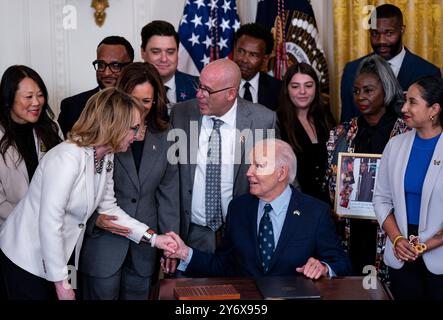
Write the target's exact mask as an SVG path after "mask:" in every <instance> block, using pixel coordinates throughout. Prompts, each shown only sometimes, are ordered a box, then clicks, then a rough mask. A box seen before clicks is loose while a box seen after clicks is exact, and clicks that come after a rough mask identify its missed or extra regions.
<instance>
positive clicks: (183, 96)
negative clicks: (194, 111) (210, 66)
mask: <svg viewBox="0 0 443 320" xmlns="http://www.w3.org/2000/svg"><path fill="white" fill-rule="evenodd" d="M197 85H198V77H194V76H192V75H190V74H187V73H184V72H180V71H178V70H177V71H176V72H175V88H176V95H177V102H183V101H186V100H190V99H194V98H195V95H196V94H197V90H196V89H195V88H197Z"/></svg>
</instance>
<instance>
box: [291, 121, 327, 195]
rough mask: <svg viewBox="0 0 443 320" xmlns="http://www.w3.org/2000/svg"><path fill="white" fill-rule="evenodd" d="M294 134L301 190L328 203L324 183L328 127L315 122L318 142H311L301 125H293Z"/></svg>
mask: <svg viewBox="0 0 443 320" xmlns="http://www.w3.org/2000/svg"><path fill="white" fill-rule="evenodd" d="M294 131H295V135H296V137H297V141H298V142H299V144H300V147H301V151H300V152H295V155H296V156H297V180H298V183H299V184H300V188H301V191H302V192H303V193H306V194H308V195H310V196H313V197H315V198H317V199H319V200H323V201H325V202H327V203H330V199H329V195H328V192H327V188H326V184H325V175H326V168H327V160H328V153H327V150H326V141H327V139H328V129H327V128H323V127H322V126H321V125H320V124H319V123H315V131H316V133H317V140H318V143H312V142H311V139H310V138H309V136H308V134H307V133H306V131H305V129H304V128H303V126H302V125H301V124H300V125H294Z"/></svg>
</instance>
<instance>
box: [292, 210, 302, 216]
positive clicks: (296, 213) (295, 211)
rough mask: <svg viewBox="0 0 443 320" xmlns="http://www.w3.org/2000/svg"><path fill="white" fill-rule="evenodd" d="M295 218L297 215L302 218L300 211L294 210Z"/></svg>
mask: <svg viewBox="0 0 443 320" xmlns="http://www.w3.org/2000/svg"><path fill="white" fill-rule="evenodd" d="M292 214H293V215H294V216H295V215H297V216H300V211H298V210H294V212H293V213H292Z"/></svg>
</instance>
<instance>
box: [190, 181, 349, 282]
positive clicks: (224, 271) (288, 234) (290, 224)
mask: <svg viewBox="0 0 443 320" xmlns="http://www.w3.org/2000/svg"><path fill="white" fill-rule="evenodd" d="M258 202H259V200H258V198H257V197H255V196H253V195H251V194H245V195H243V196H240V197H238V198H236V199H233V200H232V201H231V203H230V205H229V212H228V215H227V218H226V231H225V235H224V237H223V239H222V243H221V246H220V248H219V249H217V250H216V252H215V254H212V255H211V254H208V253H205V252H201V251H198V250H195V249H194V252H193V255H192V259H191V261H190V263H189V265H188V267H187V269H186V274H187V275H191V276H200V277H205V276H252V277H261V276H263V275H269V276H283V275H294V274H296V273H297V272H296V270H295V269H296V268H297V267H301V266H303V265H304V264H305V263H306V262H307V260H308V259H309V258H310V257H314V258H316V259H318V260H320V261H323V262H326V263H327V264H328V265H329V266H330V267H331V269H332V270H333V271H334V272H335V273H336V274H337V275H340V276H343V275H347V274H349V273H350V263H349V259H348V257H347V255H346V253H345V251H344V250H343V248H342V246H341V244H340V241H339V239H338V237H337V234H336V232H335V227H334V224H333V222H332V219H331V214H330V208H329V206H328V205H327V204H326V203H324V202H322V201H319V200H317V199H315V198H313V197H311V196H308V195H305V194H303V193H300V192H298V191H296V190H295V189H294V188H292V195H291V200H290V202H289V207H288V211H287V213H286V218H285V222H284V224H283V229H282V231H281V234H280V238H279V241H278V243H277V246H276V248H275V251H274V254H273V256H272V258H271V263H270V266H269V270H268V272H267V273H266V274H265V273H264V272H263V267H262V265H261V261H260V254H259V251H258V250H259V248H258V240H257V239H258V238H257V210H258ZM295 210H298V211H299V212H300V215H296V214H293V212H294V211H295Z"/></svg>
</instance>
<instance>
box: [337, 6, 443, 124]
mask: <svg viewBox="0 0 443 320" xmlns="http://www.w3.org/2000/svg"><path fill="white" fill-rule="evenodd" d="M371 19H376V28H375V29H370V30H369V32H370V40H371V46H372V49H373V50H374V52H373V53H371V55H372V54H377V55H379V56H381V57H382V58H383V59H385V60H386V61H388V63H389V65H390V66H391V68H392V71H393V72H394V74H395V76H396V77H397V79H398V82H399V83H400V85H401V87H402V88H403V90H404V91H406V90H408V88H409V86H410V85H411V84H413V83H414V82H415V81H416V80H417V79H419V78H421V77H423V76H427V75H429V76H431V75H441V74H440V69H439V68H438V67H436V66H435V65H433V64H431V63H430V62H428V61H426V60H424V59H422V58H420V57H419V56H417V55H415V54H413V53H412V52H411V51H409V50H408V49H407V48H406V47H405V46H403V42H402V37H403V34H404V32H405V29H406V26H405V25H404V24H403V14H402V12H401V11H400V9H399V8H397V7H396V6H394V5H392V4H384V5H381V6H378V7H377V8H376V10H374V12H373V13H372V17H371ZM369 22H371V21H369ZM370 25H372V24H371V23H370ZM366 57H367V56H365V57H362V58H360V59H357V60H354V61H351V62H349V63H347V64H346V66H345V68H344V70H343V77H342V80H341V105H342V109H341V120H340V121H341V122H345V121H349V120H350V119H351V118H353V117H356V116H359V115H360V111H359V110H358V108H357V107H356V106H355V105H354V96H353V84H354V81H355V76H356V72H357V67H358V66H359V65H360V62H361V61H362V60H363V59H364V58H366ZM397 111H399V110H397Z"/></svg>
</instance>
